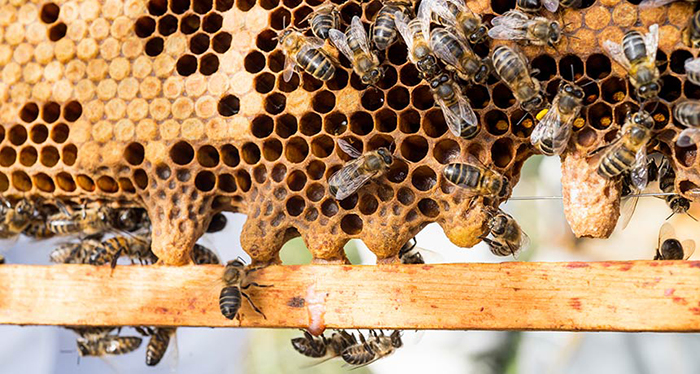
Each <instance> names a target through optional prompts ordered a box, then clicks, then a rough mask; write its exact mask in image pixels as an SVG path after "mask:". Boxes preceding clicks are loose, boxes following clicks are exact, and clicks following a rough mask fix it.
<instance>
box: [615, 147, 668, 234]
mask: <svg viewBox="0 0 700 374" xmlns="http://www.w3.org/2000/svg"><path fill="white" fill-rule="evenodd" d="M657 179H659V168H658V165H656V162H655V161H654V159H653V158H651V157H647V166H646V168H642V167H640V168H639V169H637V170H635V171H634V173H632V171H626V172H624V173H622V187H621V197H622V201H621V202H620V218H619V219H618V226H619V227H620V229H622V230H624V229H625V228H626V227H627V224H629V222H630V220H631V219H632V215H633V214H634V211H635V210H636V209H637V203H638V202H639V194H640V193H642V191H644V189H645V188H646V186H647V185H648V184H649V183H650V182H653V181H655V180H657Z"/></svg>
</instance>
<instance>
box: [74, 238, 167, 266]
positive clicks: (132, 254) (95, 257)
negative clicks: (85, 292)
mask: <svg viewBox="0 0 700 374" xmlns="http://www.w3.org/2000/svg"><path fill="white" fill-rule="evenodd" d="M122 255H126V256H128V257H129V258H131V259H132V260H133V259H136V260H139V262H141V263H142V264H143V263H146V264H154V263H156V262H158V257H156V255H155V254H153V252H151V241H150V240H149V239H148V237H146V236H139V237H136V236H133V237H130V236H121V235H119V236H115V237H112V238H109V239H107V240H105V241H103V242H101V243H100V244H99V245H98V246H97V247H96V248H95V249H93V251H92V252H91V253H90V256H89V257H88V263H89V264H91V265H97V266H99V265H104V264H106V263H110V264H111V266H112V267H115V266H116V264H117V260H118V259H119V257H121V256H122Z"/></svg>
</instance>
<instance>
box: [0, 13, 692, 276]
mask: <svg viewBox="0 0 700 374" xmlns="http://www.w3.org/2000/svg"><path fill="white" fill-rule="evenodd" d="M335 2H336V3H337V4H338V5H339V7H340V12H341V15H342V19H343V21H344V23H346V24H347V23H349V21H350V19H351V18H352V17H353V16H355V15H359V16H361V17H362V20H363V22H364V23H365V24H369V23H371V22H372V20H373V18H374V17H375V16H376V14H377V12H378V11H379V9H380V8H381V6H382V5H381V2H380V1H379V0H373V1H371V2H365V3H359V2H356V1H348V2H345V1H335ZM321 5H322V1H321V0H282V1H280V0H258V1H257V2H256V1H255V0H236V2H235V3H234V2H233V0H148V1H147V0H105V1H97V0H70V1H55V2H44V3H42V2H39V3H32V2H29V3H23V2H10V3H6V4H5V5H2V7H1V9H0V36H2V42H1V43H0V69H2V77H1V78H0V99H1V100H2V106H1V109H0V120H1V121H2V127H1V128H0V130H1V132H0V137H1V138H2V143H1V144H0V192H2V193H3V195H4V196H7V197H10V198H20V197H24V196H30V197H42V198H46V199H55V198H67V199H75V200H79V199H86V198H87V199H91V200H110V201H112V200H114V201H116V200H120V201H128V202H132V203H134V202H135V203H138V204H141V205H143V206H144V207H145V208H146V209H147V210H148V213H149V216H150V218H151V221H152V223H153V233H154V238H153V251H154V252H155V253H156V254H157V255H158V257H159V258H161V260H162V261H164V262H165V263H168V264H183V263H187V262H188V261H189V256H188V253H189V251H190V249H191V247H192V245H193V244H194V242H195V241H196V240H197V238H198V237H199V236H200V235H201V234H202V233H203V232H204V230H205V229H206V227H207V225H208V222H209V221H210V219H211V217H212V215H213V214H214V213H216V212H219V211H222V210H229V211H235V212H241V213H245V214H247V215H248V220H247V222H246V224H245V226H244V229H243V234H242V237H241V241H242V244H243V247H244V249H245V250H246V251H247V252H248V253H249V254H250V255H251V257H252V258H253V259H254V261H255V262H257V263H269V262H276V261H279V259H278V252H279V249H280V248H281V246H282V244H283V243H284V242H285V241H286V240H288V239H290V238H292V237H295V236H299V235H301V236H302V237H303V239H304V240H305V242H306V244H307V246H308V247H309V249H310V251H311V252H312V254H313V255H314V258H315V259H316V260H318V261H336V262H337V261H341V262H342V261H345V257H344V253H343V250H342V248H343V245H344V244H345V243H346V242H347V241H348V240H349V239H351V238H359V239H362V240H363V241H364V242H365V244H367V246H368V247H369V248H370V249H371V250H372V251H373V252H374V253H376V254H377V256H378V258H379V259H380V261H385V262H386V261H395V260H396V254H397V252H398V249H399V248H400V247H401V245H402V244H403V243H404V242H406V241H407V240H408V239H409V238H410V237H412V236H414V235H415V234H416V233H417V232H418V231H420V230H421V229H422V228H423V227H424V226H425V225H426V224H428V223H430V222H438V223H439V224H440V225H442V227H443V229H444V230H445V233H446V234H447V236H448V237H449V238H450V239H451V240H452V241H453V242H454V243H455V244H457V245H460V246H465V247H468V246H472V245H474V244H476V243H477V242H478V241H479V237H480V236H481V235H482V234H483V232H484V230H486V225H485V220H486V213H485V211H484V210H483V205H482V202H481V201H477V202H476V203H473V204H472V201H471V199H470V198H468V197H467V196H465V195H464V194H463V193H462V192H461V191H459V189H457V188H456V187H455V186H454V185H451V184H450V183H449V182H447V181H446V180H445V179H444V177H442V168H443V167H444V165H446V164H448V163H450V162H456V161H460V160H463V161H466V160H471V161H473V162H476V160H477V159H478V160H479V161H480V162H482V163H484V164H486V165H489V166H491V167H493V168H494V169H495V170H497V171H499V172H501V173H503V174H504V175H505V176H507V177H508V178H509V179H510V180H511V183H512V184H515V183H517V181H518V178H519V172H520V168H521V167H522V165H523V163H524V162H525V160H526V159H527V158H528V157H529V156H531V155H533V154H534V150H533V148H532V147H531V145H530V143H529V139H528V136H529V134H530V132H531V131H532V129H533V126H534V118H533V116H532V115H531V114H526V113H523V112H522V111H521V110H520V109H518V108H517V105H516V103H515V99H514V97H513V95H512V93H511V92H510V90H509V89H508V88H507V86H506V85H505V84H504V83H503V82H500V81H498V80H497V79H495V78H494V77H491V78H490V79H489V81H488V82H487V84H486V85H483V86H471V87H467V88H466V91H465V93H466V95H467V96H468V97H469V99H470V100H471V103H472V106H473V107H474V109H475V110H476V112H477V114H478V115H479V117H480V120H481V123H482V125H483V128H482V131H481V132H480V134H479V135H478V136H477V137H476V138H475V139H472V140H464V139H459V138H456V137H454V136H453V135H452V134H451V133H450V132H449V131H448V129H447V126H446V124H445V121H444V119H443V116H442V113H441V111H440V109H439V108H438V107H436V106H435V105H434V100H433V97H432V94H431V92H430V90H429V88H428V87H427V86H426V84H425V83H423V82H421V80H420V78H419V77H418V73H417V70H416V68H415V67H414V66H413V65H412V64H411V63H410V62H408V61H407V50H406V47H405V45H404V44H403V43H402V42H401V41H397V42H395V43H394V44H393V45H391V46H390V47H389V49H388V50H387V51H386V53H384V54H383V66H385V67H386V74H385V77H384V79H383V80H382V81H381V82H380V83H379V84H378V88H376V89H375V88H367V87H365V86H363V85H362V84H361V83H360V80H359V78H358V77H357V76H356V75H355V74H354V73H352V68H351V66H350V63H349V62H348V61H347V60H346V59H345V58H344V57H343V56H338V54H337V52H336V51H334V50H333V48H332V47H330V46H327V48H328V50H329V51H330V52H331V53H333V54H334V55H335V56H337V57H338V58H339V61H340V63H341V65H342V66H340V67H339V68H338V69H337V73H336V75H335V76H334V78H333V79H331V80H330V81H328V82H325V83H324V82H320V81H318V80H316V79H314V78H313V77H311V76H309V75H308V74H306V73H303V74H301V75H302V76H303V79H300V76H299V74H295V75H294V76H293V78H292V80H291V81H289V82H284V80H283V79H282V70H283V67H284V55H283V53H282V51H281V50H279V49H278V48H277V40H276V36H277V33H278V32H279V31H280V30H282V29H283V28H284V27H286V26H287V25H288V24H290V23H291V25H293V26H297V27H306V26H307V24H306V22H304V19H305V17H306V16H307V15H308V14H309V13H311V12H312V11H313V10H314V9H316V8H318V7H319V6H321ZM469 6H470V7H472V9H473V10H474V11H475V12H477V13H479V14H482V15H483V16H484V18H485V19H486V20H490V19H492V18H493V17H494V16H495V14H502V13H504V12H505V11H507V10H508V9H511V8H513V7H514V1H513V0H493V1H492V3H489V2H487V1H484V0H478V1H470V2H469ZM691 14H692V6H691V5H690V4H687V3H685V2H676V3H673V4H672V5H670V6H668V7H662V8H656V9H648V10H643V11H642V10H639V9H638V8H637V7H636V5H634V4H633V3H630V2H627V1H620V0H600V1H595V2H592V1H587V2H584V9H582V10H570V9H566V10H564V11H563V12H562V13H561V15H557V17H561V21H562V23H564V24H567V28H566V30H565V31H566V32H567V35H566V36H564V38H563V40H562V42H561V43H560V44H559V45H558V46H557V49H556V50H554V49H552V48H550V47H546V48H536V47H524V48H522V50H523V51H524V52H525V54H526V55H527V56H528V57H529V58H530V62H531V64H532V65H533V66H536V67H537V68H538V69H539V72H538V73H537V75H536V77H537V78H538V79H540V80H541V81H542V82H543V87H545V89H546V92H547V93H548V97H549V99H550V100H551V98H552V97H553V96H554V94H555V93H556V89H557V87H558V85H559V82H560V80H561V79H565V80H575V81H577V82H578V83H579V84H580V85H584V84H586V83H588V82H593V83H592V84H587V85H585V86H584V89H585V92H586V101H585V103H586V108H585V109H584V110H583V111H582V117H583V118H585V120H586V121H585V124H583V125H582V124H581V121H579V122H578V123H579V125H578V126H577V127H576V130H575V132H574V135H573V137H572V141H571V144H570V145H569V149H568V150H567V152H566V153H565V154H564V155H563V166H562V167H563V173H564V180H563V185H564V195H565V209H566V210H567V216H568V219H569V221H570V223H571V224H572V228H573V229H574V231H575V232H576V233H577V234H578V235H588V236H596V237H603V236H607V235H609V233H610V230H612V228H611V227H610V225H611V224H612V225H613V226H614V222H615V220H616V219H617V214H618V209H617V207H618V201H619V196H620V192H619V186H617V185H616V184H615V183H612V182H607V181H603V180H601V179H600V178H599V177H598V176H597V174H596V173H595V172H593V169H594V167H595V163H594V161H591V160H587V159H586V155H587V153H588V151H590V150H591V149H593V148H595V147H597V146H599V145H600V144H602V142H604V141H609V140H611V139H612V138H613V137H614V136H615V134H616V132H617V131H618V129H619V125H620V124H621V123H622V121H623V119H624V115H625V114H626V112H627V111H628V110H629V109H636V108H637V104H636V103H635V100H634V99H633V98H632V97H631V96H630V91H631V90H630V86H629V84H628V83H627V81H626V80H625V72H624V71H623V69H622V68H621V67H620V66H618V65H617V64H614V63H611V61H610V59H609V58H608V57H607V56H606V55H605V54H604V53H603V52H602V48H601V47H602V43H603V41H604V40H606V39H611V40H616V41H619V40H620V39H621V38H622V35H623V34H624V32H625V31H626V30H628V29H630V28H635V29H646V28H648V26H649V25H651V24H653V23H658V24H659V25H660V46H659V48H660V51H659V53H658V60H659V62H660V64H661V65H660V70H661V72H662V75H663V78H662V80H663V89H662V91H661V95H660V96H661V98H662V99H663V101H662V102H661V104H659V105H658V107H656V108H655V109H654V110H653V115H654V116H655V118H656V119H657V132H656V135H657V136H656V138H655V139H656V140H655V141H654V144H653V148H654V149H655V150H657V151H660V152H662V153H664V154H666V155H667V156H669V157H670V158H671V159H672V160H673V162H674V168H675V169H676V173H677V175H678V179H677V181H676V187H677V189H678V190H679V191H680V192H683V193H685V192H687V191H689V190H690V189H693V188H696V186H697V185H698V184H699V183H700V176H699V175H698V165H697V162H696V151H697V150H696V148H695V147H690V148H678V147H676V146H674V139H675V136H676V135H677V132H678V131H679V128H678V127H677V126H675V121H674V119H673V118H672V114H671V108H672V104H673V102H675V101H677V100H680V99H684V98H691V99H699V98H700V87H698V86H695V85H693V84H691V83H690V82H686V81H685V77H684V71H683V69H684V68H683V62H684V61H685V60H686V59H687V58H689V57H692V56H693V55H694V54H693V53H692V52H691V51H689V50H688V48H686V47H685V46H684V45H682V44H681V42H680V34H681V29H682V28H683V27H684V26H685V24H686V22H687V20H688V18H689V17H690V15H691ZM550 16H551V15H550ZM496 44H498V43H491V45H478V46H476V48H475V51H476V52H477V53H478V54H479V55H481V56H486V55H487V54H488V51H489V49H490V48H491V49H492V48H493V46H494V45H496ZM648 109H652V108H648ZM341 138H342V139H345V140H347V141H348V142H350V143H351V144H352V145H354V146H355V147H356V148H358V149H360V150H364V151H366V150H373V149H376V148H378V147H390V146H393V147H395V153H396V154H397V155H398V156H400V157H401V158H402V160H397V161H395V162H394V164H393V165H392V167H391V169H390V170H389V172H388V173H387V174H386V175H385V176H383V177H382V178H379V179H378V180H376V181H374V182H372V183H370V184H368V185H366V186H365V187H363V188H361V189H360V190H359V191H358V192H357V193H356V194H355V195H353V196H351V197H350V198H348V199H346V200H343V201H340V202H339V201H336V200H335V199H333V198H332V197H331V196H330V195H329V193H328V186H327V179H328V177H329V176H330V175H331V174H332V173H333V172H335V171H336V170H338V169H339V168H340V167H342V165H343V164H344V163H345V162H347V161H348V160H349V157H348V156H347V155H346V154H344V153H343V152H341V151H340V150H339V149H338V147H336V144H337V140H338V139H341ZM574 190H576V191H574ZM593 227H598V228H597V229H592V228H593Z"/></svg>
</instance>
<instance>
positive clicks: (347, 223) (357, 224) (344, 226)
mask: <svg viewBox="0 0 700 374" xmlns="http://www.w3.org/2000/svg"><path fill="white" fill-rule="evenodd" d="M340 229H341V230H343V232H344V233H346V234H348V235H358V234H359V233H361V232H362V219H361V218H360V217H359V216H358V215H357V214H348V215H346V216H345V217H343V218H342V219H341V220H340Z"/></svg>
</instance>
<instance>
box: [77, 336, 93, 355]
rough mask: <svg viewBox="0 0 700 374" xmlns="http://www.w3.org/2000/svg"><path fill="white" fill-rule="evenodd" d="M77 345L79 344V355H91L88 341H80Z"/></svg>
mask: <svg viewBox="0 0 700 374" xmlns="http://www.w3.org/2000/svg"><path fill="white" fill-rule="evenodd" d="M76 343H77V344H78V353H80V355H81V356H89V355H90V347H89V345H88V343H87V342H86V341H84V340H82V339H78V340H77V341H76Z"/></svg>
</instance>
